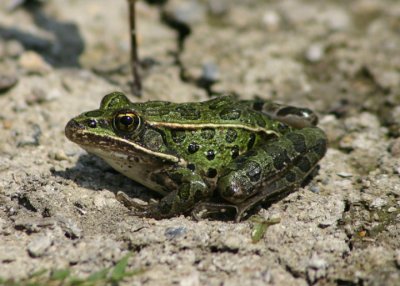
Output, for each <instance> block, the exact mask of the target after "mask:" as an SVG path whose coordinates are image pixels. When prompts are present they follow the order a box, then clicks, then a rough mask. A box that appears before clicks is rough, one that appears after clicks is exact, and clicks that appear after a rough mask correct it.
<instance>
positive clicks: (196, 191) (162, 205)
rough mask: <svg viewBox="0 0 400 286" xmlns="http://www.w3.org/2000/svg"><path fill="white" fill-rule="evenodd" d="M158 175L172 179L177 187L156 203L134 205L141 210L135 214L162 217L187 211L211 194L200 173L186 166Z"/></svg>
mask: <svg viewBox="0 0 400 286" xmlns="http://www.w3.org/2000/svg"><path fill="white" fill-rule="evenodd" d="M158 175H159V176H164V178H165V179H167V180H170V181H171V182H172V183H171V185H174V186H175V189H174V190H172V191H171V192H170V193H168V194H167V195H166V196H164V197H163V198H162V199H161V200H160V201H159V202H158V203H156V204H150V205H147V206H142V205H138V204H136V205H133V206H135V207H137V208H139V211H136V212H135V214H137V215H140V216H145V217H153V218H157V219H161V218H168V217H172V216H175V215H177V214H182V213H187V212H188V211H190V210H191V209H192V208H193V206H194V205H195V203H196V202H198V201H200V200H202V199H203V198H205V197H207V196H209V193H210V191H211V190H210V188H209V186H208V185H207V184H206V182H205V181H204V180H203V179H202V177H201V176H200V175H199V174H197V173H196V172H193V171H191V170H189V169H187V168H184V167H179V168H177V169H175V170H173V171H170V172H168V174H158Z"/></svg>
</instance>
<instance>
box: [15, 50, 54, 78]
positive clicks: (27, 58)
mask: <svg viewBox="0 0 400 286" xmlns="http://www.w3.org/2000/svg"><path fill="white" fill-rule="evenodd" d="M19 65H20V66H21V68H23V69H24V70H26V72H27V73H31V74H46V73H48V72H50V71H51V66H50V65H49V64H48V63H46V62H45V60H44V59H43V58H42V57H41V56H40V55H39V54H38V53H36V52H33V51H27V52H25V53H23V54H22V55H21V57H20V58H19Z"/></svg>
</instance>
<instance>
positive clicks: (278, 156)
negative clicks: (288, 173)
mask: <svg viewBox="0 0 400 286" xmlns="http://www.w3.org/2000/svg"><path fill="white" fill-rule="evenodd" d="M266 152H267V153H268V154H269V155H270V156H271V157H272V158H273V164H274V167H275V169H277V170H282V169H283V168H284V167H285V166H286V165H287V164H288V163H289V162H290V158H289V157H288V155H287V152H286V150H284V149H282V148H280V147H278V146H276V145H270V146H268V148H266Z"/></svg>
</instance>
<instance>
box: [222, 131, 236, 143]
mask: <svg viewBox="0 0 400 286" xmlns="http://www.w3.org/2000/svg"><path fill="white" fill-rule="evenodd" d="M237 136H238V135H237V132H236V130H235V129H228V130H227V131H226V136H225V140H226V142H228V143H233V142H235V140H236V138H237Z"/></svg>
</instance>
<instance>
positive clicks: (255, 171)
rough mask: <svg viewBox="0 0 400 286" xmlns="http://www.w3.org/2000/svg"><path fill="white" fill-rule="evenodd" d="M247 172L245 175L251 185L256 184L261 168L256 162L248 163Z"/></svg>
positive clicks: (259, 177)
mask: <svg viewBox="0 0 400 286" xmlns="http://www.w3.org/2000/svg"><path fill="white" fill-rule="evenodd" d="M247 168H248V170H247V172H246V175H247V176H248V177H249V179H250V181H252V182H253V183H255V182H258V181H259V180H260V179H261V166H260V164H258V163H257V162H250V163H249V165H248V166H247Z"/></svg>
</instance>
